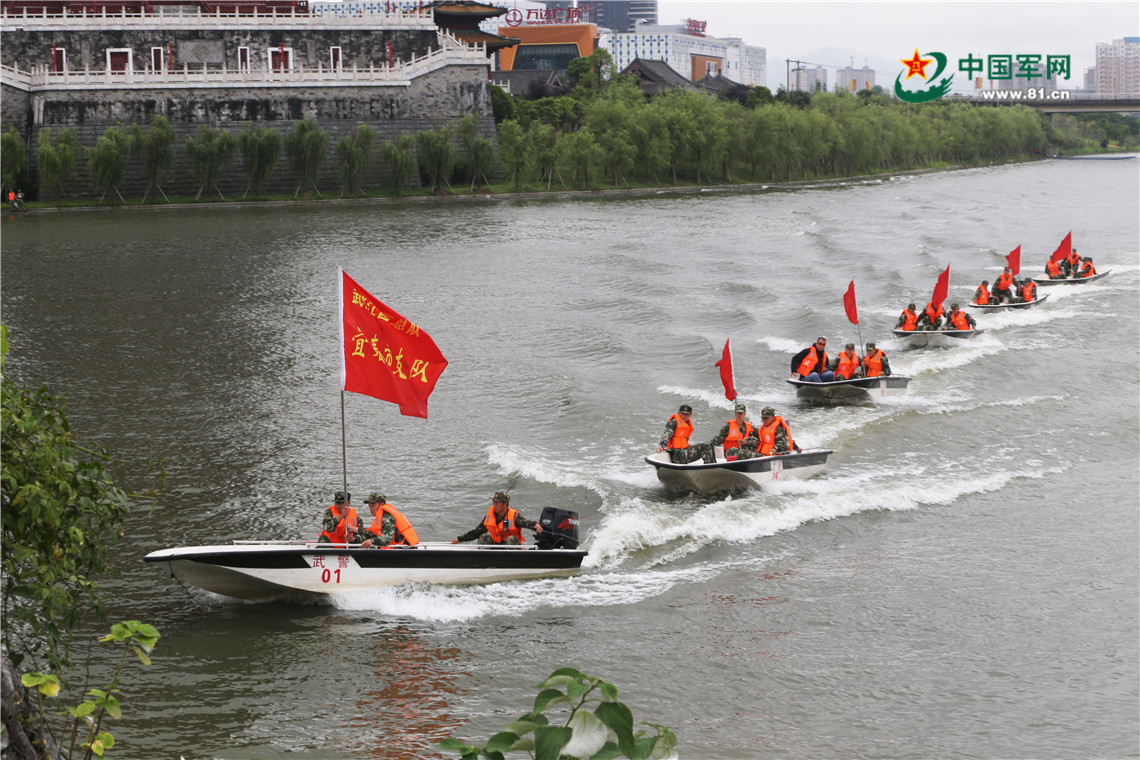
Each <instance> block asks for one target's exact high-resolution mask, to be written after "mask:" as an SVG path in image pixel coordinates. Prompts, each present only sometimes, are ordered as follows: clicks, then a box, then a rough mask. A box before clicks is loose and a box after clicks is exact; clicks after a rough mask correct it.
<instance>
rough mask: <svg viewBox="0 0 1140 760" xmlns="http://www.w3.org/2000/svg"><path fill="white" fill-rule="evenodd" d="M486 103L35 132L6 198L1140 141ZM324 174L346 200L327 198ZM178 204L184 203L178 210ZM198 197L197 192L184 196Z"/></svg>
mask: <svg viewBox="0 0 1140 760" xmlns="http://www.w3.org/2000/svg"><path fill="white" fill-rule="evenodd" d="M492 93H493V97H492V102H493V104H494V111H495V120H496V124H497V127H496V138H497V139H496V141H495V142H492V141H491V140H488V139H487V138H485V137H483V136H481V135H480V134H479V133H478V129H477V119H476V117H475V116H474V115H469V116H466V117H464V118H462V119H460V120H458V121H456V122H454V123H453V124H451V125H449V126H448V127H445V128H442V129H436V130H425V131H423V132H419V133H417V134H415V135H410V134H409V135H403V136H401V137H400V138H398V139H396V140H391V141H385V142H384V143H382V144H379V145H377V144H376V131H375V129H373V128H372V127H370V126H369V125H367V124H358V125H357V126H356V128H355V129H354V130H353V132H352V134H351V135H349V136H346V137H341V138H340V139H338V140H337V142H336V144H335V145H330V138H329V136H328V134H327V133H325V132H324V131H323V130H322V129H321V128H320V127H319V126H318V125H317V124H316V123H315V122H314V121H313V120H311V119H308V118H305V119H300V120H298V121H296V122H293V124H292V126H291V129H289V131H286V132H282V131H277V130H274V129H271V128H269V127H266V126H247V127H244V128H242V129H241V130H240V131H239V132H238V133H237V134H234V133H232V132H230V131H228V130H225V129H215V128H212V127H208V126H203V127H201V128H200V129H199V131H198V133H197V135H196V136H195V137H194V138H191V139H189V140H187V141H185V143H184V144H183V145H176V144H175V133H174V131H173V130H172V129H171V128H170V125H169V123H168V122H167V121H166V119H165V118H164V117H162V116H161V115H156V116H154V117H153V119H152V120H151V123H150V124H149V125H148V126H147V127H146V128H144V127H142V126H140V125H132V126H130V127H123V126H115V127H109V128H108V129H107V130H106V131H105V132H104V134H103V135H102V136H101V137H99V139H98V141H97V143H96V144H95V145H94V146H91V147H89V148H84V147H83V146H80V145H79V144H78V142H77V140H76V137H75V133H74V131H73V130H70V129H63V130H61V131H59V132H58V134H55V135H53V134H52V130H51V129H50V128H44V129H41V130H40V131H39V132H38V134H37V145H36V169H37V171H36V172H35V173H34V177H35V179H36V180H37V182H38V184H37V185H36V186H34V187H33V186H32V185H31V184H30V183H29V180H30V179H32V177H31V176H29V173H28V171H27V169H28V152H29V151H28V146H27V145H25V144H24V142H23V140H22V138H21V137H20V136H19V134H18V133H17V132H16V131H15V130H13V129H9V130H8V131H7V132H5V133H4V135H3V162H2V167H3V178H2V179H3V185H4V192H5V194H7V192H8V191H9V190H14V189H17V188H30V189H31V191H30V192H29V193H28V198H29V199H34V202H32V201H29V205H30V206H31V208H34V209H35V208H38V209H47V208H50V209H65V208H149V207H154V206H160V207H170V206H171V205H201V204H212V203H233V202H246V203H250V202H256V203H277V202H290V201H303V202H313V201H318V202H319V201H326V202H327V201H343V200H391V199H409V198H448V199H460V198H465V197H466V198H480V199H486V198H504V199H505V198H519V197H557V196H559V195H565V194H567V193H573V194H583V193H585V194H598V193H603V194H624V195H639V194H641V195H648V194H655V193H659V192H687V191H704V192H707V191H709V190H711V189H737V190H755V189H762V188H776V187H795V186H797V185H802V184H805V183H806V184H818V183H820V182H838V181H858V180H866V179H869V178H883V177H888V176H893V175H898V174H904V173H911V172H916V171H929V170H940V169H947V168H961V167H972V166H984V165H989V164H995V163H1006V162H1011V161H1023V160H1033V159H1038V158H1043V157H1045V156H1049V155H1053V154H1055V153H1058V152H1063V153H1065V154H1066V155H1071V154H1073V153H1075V152H1081V153H1092V152H1101V151H1107V150H1110V149H1122V150H1135V149H1136V146H1137V138H1138V131H1140V130H1138V129H1137V125H1138V124H1140V122H1138V120H1136V119H1135V118H1131V119H1130V118H1128V117H1123V116H1117V115H1112V114H1109V115H1106V114H1091V115H1088V117H1087V118H1078V117H1075V116H1071V115H1061V114H1054V115H1051V116H1050V115H1043V114H1039V113H1037V112H1036V111H1034V110H1033V109H1031V108H1029V107H1027V106H1023V105H1016V106H1003V107H979V106H974V105H970V104H967V103H963V102H960V101H954V100H949V99H948V100H942V101H934V102H932V103H926V104H922V105H911V104H907V103H904V102H901V101H899V100H896V99H894V98H890V97H887V96H885V95H877V94H873V93H871V92H864V93H860V94H859V95H851V94H848V93H826V92H820V93H816V94H815V95H814V96H808V95H807V93H798V92H796V93H790V94H788V93H783V92H781V93H780V95H779V96H777V97H775V98H774V97H772V96H771V95H770V94H769V93H768V91H767V89H766V88H748V89H747V90H743V89H742V90H741V94H740V97H739V98H734V97H724V96H719V97H718V96H712V95H709V94H706V93H702V92H695V91H686V90H674V91H669V92H665V93H663V94H660V95H657V96H655V97H652V98H646V97H645V96H644V95H643V94H642V92H641V90H640V88H639V87H638V86H637V84H636V83H635V82H633V81H631V80H628V79H620V78H619V79H617V80H613V81H605V82H600V81H597V80H596V78H594V79H591V78H590V77H586V80H585V82H584V83H582V84H579V86H577V87H576V88H574V90H572V91H571V92H570V93H568V94H565V95H561V96H551V97H541V98H538V99H534V100H528V99H523V98H518V97H513V96H510V95H507V94H506V93H503V92H502V91H501V90H498V88H493V90H492ZM781 96H783V99H782V100H781V99H780V97H781ZM1110 143H1111V147H1110ZM176 151H183V152H184V153H185V155H186V156H187V157H188V158H189V159H190V161H189V162H181V163H179V164H178V165H179V166H181V167H188V166H189V167H192V169H193V173H194V176H193V177H188V176H182V177H172V176H171V174H172V168H173V167H174V166H175V164H176V162H175V156H176ZM328 161H332V162H334V167H335V169H336V174H337V176H338V178H339V187H335V188H322V187H318V185H317V177H319V176H321V174H322V173H321V169H322V168H323V167H324V166H325V164H326V162H328ZM80 167H82V168H84V169H85V171H83V172H80V171H77V169H78V168H80ZM183 171H185V168H183ZM278 172H288V175H289V178H290V184H291V185H292V186H293V187H295V190H294V192H293V193H292V194H288V193H285V194H267V193H266V192H265V186H266V184H267V182H268V181H269V179H270V178H272V177H274V176H275V175H276V174H277V173H278ZM128 173H131V176H134V177H136V178H141V180H142V181H141V182H136V183H133V184H135V185H136V186H139V187H143V188H145V191H144V192H143V193H142V195H141V197H139V198H133V197H132V198H126V197H123V195H122V194H121V193H120V186H122V185H123V184H124V177H126V176H128ZM81 174H82V175H83V176H84V178H85V181H81V180H79V179H78V177H79V176H80V175H81ZM239 176H240V179H241V182H240V183H237V184H239V185H240V186H243V187H244V192H243V193H242V194H241V195H236V194H233V193H232V192H231V194H230V195H229V197H226V196H223V194H222V192H221V190H220V189H219V185H220V181H221V180H222V179H223V178H226V179H228V180H229V182H228V184H229V185H230V186H231V187H232V186H235V180H236V179H238V177H239ZM172 188H178V189H179V190H181V191H183V192H182V194H179V195H173V194H169V195H168V193H167V189H172ZM188 188H193V189H194V190H196V193H195V194H194V195H185V194H184V193H185V191H186V190H187V189H188ZM194 190H192V192H193V191H194Z"/></svg>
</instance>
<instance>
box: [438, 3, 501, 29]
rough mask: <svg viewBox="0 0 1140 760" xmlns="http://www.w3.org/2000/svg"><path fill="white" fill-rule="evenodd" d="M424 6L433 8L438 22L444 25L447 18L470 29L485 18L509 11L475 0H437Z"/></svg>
mask: <svg viewBox="0 0 1140 760" xmlns="http://www.w3.org/2000/svg"><path fill="white" fill-rule="evenodd" d="M424 7H425V8H431V9H432V10H433V11H434V12H435V20H436V23H437V24H439V25H440V26H444V24H443V21H444V19H445V18H446V19H447V20H448V21H449V22H450V23H452V24H456V23H462V24H463V26H464V27H465V28H468V29H469V28H472V27H475V26H478V25H479V22H481V21H483V20H485V19H489V18H496V17H497V16H502V15H503V14H504V13H506V12H507V9H506V8H499V7H498V6H495V5H488V4H486V3H479V2H476V1H475V0H435V2H433V3H429V4H427V5H425V6H424ZM461 20H462V21H461Z"/></svg>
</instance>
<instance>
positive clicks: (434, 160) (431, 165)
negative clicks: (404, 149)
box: [416, 127, 455, 193]
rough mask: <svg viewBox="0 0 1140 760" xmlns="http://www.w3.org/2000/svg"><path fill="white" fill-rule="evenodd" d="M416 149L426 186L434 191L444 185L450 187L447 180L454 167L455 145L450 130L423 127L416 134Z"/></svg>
mask: <svg viewBox="0 0 1140 760" xmlns="http://www.w3.org/2000/svg"><path fill="white" fill-rule="evenodd" d="M416 149H417V153H418V158H419V163H420V170H421V171H422V173H423V176H424V179H425V181H426V182H427V185H428V188H429V189H430V190H431V192H433V193H435V192H438V191H440V190H441V189H442V188H443V186H444V185H447V187H448V188H449V189H450V188H451V183H450V182H448V180H449V179H450V177H451V171H452V169H454V168H455V146H454V145H452V144H451V130H450V129H448V128H447V127H444V128H442V129H425V130H424V131H422V132H419V133H417V134H416Z"/></svg>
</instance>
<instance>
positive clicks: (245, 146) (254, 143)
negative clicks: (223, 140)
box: [238, 126, 281, 199]
mask: <svg viewBox="0 0 1140 760" xmlns="http://www.w3.org/2000/svg"><path fill="white" fill-rule="evenodd" d="M238 149H239V150H240V151H241V158H242V170H243V171H244V172H245V176H246V184H245V192H244V193H242V196H241V197H242V199H244V198H245V197H246V196H247V195H249V191H250V190H253V191H254V194H260V193H261V192H262V190H263V189H264V188H265V184H266V183H267V182H268V181H269V178H270V177H271V176H273V172H274V171H275V170H276V169H277V160H278V159H279V158H280V157H281V134H280V133H279V132H278V131H277V130H275V129H270V128H269V127H253V126H249V127H246V128H245V129H243V130H242V131H241V132H239V133H238Z"/></svg>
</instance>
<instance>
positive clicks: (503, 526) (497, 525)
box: [483, 505, 524, 544]
mask: <svg viewBox="0 0 1140 760" xmlns="http://www.w3.org/2000/svg"><path fill="white" fill-rule="evenodd" d="M518 519H519V513H518V510H517V509H511V508H510V507H507V514H506V516H505V517H504V518H503V519H502V521H501V522H500V521H499V518H497V517H495V507H494V505H492V506H491V508H490V509H488V510H487V516H486V517H484V518H483V525H484V526H485V527H486V528H487V532H488V533H490V534H491V539H492V540H493V541H494V542H495V543H496V544H501V543H503V541H505V540H506V539H507V537H508V536H514V537H515V538H517V539H518V540H519V543H520V544H521V543H522V542H523V541H524V539H523V534H522V530H521V529H520V528H519V526H518V523H517V520H518Z"/></svg>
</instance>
